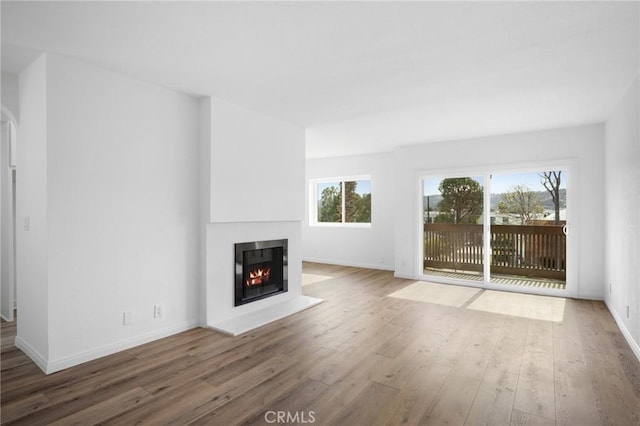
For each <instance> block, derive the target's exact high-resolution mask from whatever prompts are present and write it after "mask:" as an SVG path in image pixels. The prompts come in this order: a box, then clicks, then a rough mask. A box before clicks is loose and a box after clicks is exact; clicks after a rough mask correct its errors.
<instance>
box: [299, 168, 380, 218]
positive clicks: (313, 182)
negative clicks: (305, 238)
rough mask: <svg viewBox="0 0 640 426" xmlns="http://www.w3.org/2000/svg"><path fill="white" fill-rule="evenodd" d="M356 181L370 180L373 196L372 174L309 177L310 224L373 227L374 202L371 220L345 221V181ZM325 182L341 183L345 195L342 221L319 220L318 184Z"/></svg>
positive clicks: (342, 192) (342, 197) (341, 189)
mask: <svg viewBox="0 0 640 426" xmlns="http://www.w3.org/2000/svg"><path fill="white" fill-rule="evenodd" d="M355 181H369V185H370V187H371V192H370V194H371V196H372V198H373V180H372V179H371V175H352V176H338V177H328V178H315V179H309V194H310V197H309V226H315V227H328V228H371V224H372V222H373V203H372V212H371V219H370V221H369V222H345V221H344V218H345V216H346V215H345V197H344V184H345V182H355ZM323 183H339V184H340V191H341V194H343V196H341V199H342V215H341V216H342V222H319V221H318V195H319V194H318V185H320V184H323Z"/></svg>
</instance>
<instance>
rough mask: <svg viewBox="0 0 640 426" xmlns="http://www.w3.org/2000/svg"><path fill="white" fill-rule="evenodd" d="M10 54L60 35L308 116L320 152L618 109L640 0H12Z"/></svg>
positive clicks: (55, 44)
mask: <svg viewBox="0 0 640 426" xmlns="http://www.w3.org/2000/svg"><path fill="white" fill-rule="evenodd" d="M1 8H2V68H3V70H5V71H8V72H11V73H19V72H20V70H21V69H23V68H24V67H25V66H26V65H27V64H28V63H29V62H30V61H31V60H33V59H34V57H35V55H36V54H38V52H42V51H49V52H55V53H59V54H63V55H69V56H72V57H75V58H79V59H82V60H85V61H88V62H91V63H94V64H96V65H99V66H102V67H105V68H108V69H111V70H114V71H118V72H122V73H125V74H128V75H131V76H134V77H137V78H140V79H144V80H148V81H151V82H154V83H157V84H159V85H162V86H165V87H169V88H172V89H175V90H178V91H182V92H185V93H189V94H193V95H212V96H217V97H220V98H224V99H226V100H227V101H230V102H233V103H236V104H238V105H242V106H245V107H247V108H251V109H254V110H257V111H261V112H264V113H266V114H269V115H272V116H275V117H279V118H281V119H284V120H287V121H290V122H293V123H296V124H298V125H301V126H304V127H306V128H307V156H308V157H322V156H332V155H346V154H357V153H364V152H376V151H385V150H389V149H391V148H392V147H393V146H398V145H403V144H410V143H419V142H429V141H436V140H448V139H455V138H464V137H474V136H485V135H491V134H502V133H510V132H518V131H528V130H536V129H542V128H552V127H560V126H567V125H575V124H583V123H593V122H600V121H603V120H605V119H606V118H607V117H608V116H609V114H610V113H611V110H612V108H613V106H614V105H615V104H616V102H617V101H618V100H619V99H620V97H621V96H622V94H623V93H624V91H625V89H627V88H628V86H629V84H630V83H631V82H632V80H633V78H634V77H635V76H636V75H637V74H638V71H639V69H640V66H639V61H640V59H639V57H640V55H639V50H640V47H639V46H640V41H639V40H640V34H639V31H640V30H639V19H640V11H639V10H640V9H639V3H638V2H592V3H588V2H255V3H249V2H203V1H200V2H43V3H35V2H15V3H14V2H9V1H2V2H1Z"/></svg>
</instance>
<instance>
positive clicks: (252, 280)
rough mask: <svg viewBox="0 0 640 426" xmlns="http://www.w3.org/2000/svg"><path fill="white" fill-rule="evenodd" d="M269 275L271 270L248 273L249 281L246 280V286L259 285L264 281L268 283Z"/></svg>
mask: <svg viewBox="0 0 640 426" xmlns="http://www.w3.org/2000/svg"><path fill="white" fill-rule="evenodd" d="M270 275H271V268H258V269H256V270H253V271H251V272H249V279H248V280H247V285H248V286H252V285H259V284H262V283H263V282H264V281H269V276H270Z"/></svg>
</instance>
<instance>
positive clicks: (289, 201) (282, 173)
mask: <svg viewBox="0 0 640 426" xmlns="http://www.w3.org/2000/svg"><path fill="white" fill-rule="evenodd" d="M201 110H203V111H205V113H206V111H208V112H209V113H210V126H211V127H210V135H211V138H210V146H209V148H208V150H209V153H210V170H211V181H210V188H209V194H208V195H209V198H210V200H211V204H210V210H211V211H210V221H211V223H209V224H208V225H207V233H206V236H207V245H206V250H207V252H206V261H207V272H206V300H207V324H208V325H210V326H215V325H216V323H220V322H223V321H226V320H229V319H233V318H237V317H240V316H245V315H248V314H251V313H253V312H257V311H259V310H261V309H264V308H265V307H268V306H272V305H274V304H276V303H280V302H283V301H287V300H291V299H292V298H295V297H296V296H299V295H300V294H301V288H302V255H301V235H300V227H301V221H302V217H303V214H304V213H303V211H304V137H305V136H304V129H302V128H299V127H296V126H293V125H291V124H289V123H286V122H284V121H280V120H277V119H275V118H272V117H268V116H266V115H263V114H260V113H257V112H255V111H251V110H248V109H245V108H242V107H239V106H236V105H233V104H230V103H227V102H224V101H221V100H219V99H213V98H212V99H210V100H208V101H207V100H204V101H202V102H201ZM202 134H203V135H205V137H206V129H205V130H204V131H203V132H202ZM206 150H207V148H206V147H205V148H204V151H206ZM282 238H286V239H288V240H289V243H288V244H289V252H288V253H289V271H288V272H289V275H288V280H289V282H288V293H285V294H280V295H276V296H273V297H270V298H267V299H263V300H260V301H257V302H254V303H250V304H247V305H243V306H239V307H235V306H234V298H233V292H234V286H235V275H234V271H235V269H234V264H235V263H234V262H235V258H234V244H235V243H241V242H247V241H263V240H273V239H282Z"/></svg>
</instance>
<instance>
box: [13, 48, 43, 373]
mask: <svg viewBox="0 0 640 426" xmlns="http://www.w3.org/2000/svg"><path fill="white" fill-rule="evenodd" d="M47 85H48V82H47V60H46V57H45V56H42V57H40V58H39V59H37V60H36V61H35V62H33V63H32V64H31V65H30V66H29V67H28V68H27V69H25V70H24V71H23V72H22V73H21V74H20V110H21V112H22V115H21V118H20V127H19V129H18V139H19V140H20V142H19V143H18V167H19V171H20V176H19V177H18V181H17V187H16V192H17V200H16V204H17V205H16V217H17V229H16V239H17V241H16V242H17V245H16V250H17V253H16V266H17V274H18V288H17V301H18V308H20V306H23V307H24V309H23V310H22V311H20V321H18V333H17V339H16V343H17V344H21V347H22V348H23V349H24V350H25V352H27V353H28V354H29V355H30V356H31V357H32V358H33V360H34V361H35V362H36V363H37V364H38V365H39V366H40V367H41V368H44V367H45V365H46V362H47V360H48V359H49V342H50V337H49V314H50V312H49V285H48V284H49V277H48V269H47V256H48V238H47V233H48V220H47V218H48V215H47V168H48V161H47V149H48V147H47V138H48V134H47V113H48V110H47ZM27 218H28V220H29V229H28V230H27V229H25V220H27Z"/></svg>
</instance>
